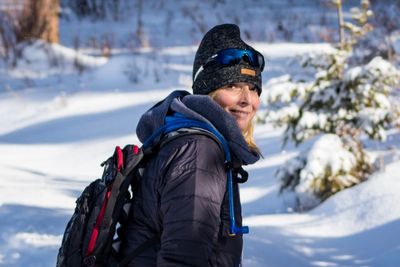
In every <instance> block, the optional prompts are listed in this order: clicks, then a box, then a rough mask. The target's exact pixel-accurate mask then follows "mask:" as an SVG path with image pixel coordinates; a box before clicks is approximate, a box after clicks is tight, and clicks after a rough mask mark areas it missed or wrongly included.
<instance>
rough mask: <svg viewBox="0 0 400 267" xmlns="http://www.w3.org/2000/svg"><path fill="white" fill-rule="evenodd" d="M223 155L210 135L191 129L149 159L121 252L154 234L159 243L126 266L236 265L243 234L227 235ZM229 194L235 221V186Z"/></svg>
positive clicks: (239, 220) (239, 255)
mask: <svg viewBox="0 0 400 267" xmlns="http://www.w3.org/2000/svg"><path fill="white" fill-rule="evenodd" d="M224 160H225V158H224V153H223V151H222V149H221V148H220V147H219V145H218V144H217V143H216V142H215V141H214V140H213V139H211V138H210V137H208V136H204V135H199V134H193V135H186V136H183V137H179V138H176V139H174V140H173V141H171V142H170V143H168V144H166V145H165V146H164V147H162V149H161V150H160V151H159V152H158V154H157V155H156V156H155V157H153V158H152V159H151V160H150V161H149V163H148V166H147V167H146V171H145V173H144V176H143V178H142V179H141V186H140V188H139V192H138V195H137V197H136V199H135V201H134V204H133V206H132V207H133V210H132V211H133V214H134V216H132V217H131V220H130V221H129V223H128V226H127V228H126V236H125V238H126V240H125V245H124V252H123V254H124V255H128V254H129V253H131V252H132V251H134V250H135V249H136V248H137V247H138V246H139V245H140V244H142V243H143V242H145V241H146V240H148V239H150V238H152V237H153V236H155V235H158V236H160V243H159V244H155V245H154V246H153V247H151V248H149V249H147V250H146V251H145V252H143V253H142V254H141V255H139V256H137V257H136V258H135V259H134V260H132V262H131V263H130V265H129V266H229V267H231V266H239V264H240V258H241V252H242V236H240V235H237V236H234V237H230V236H228V229H229V209H228V200H227V193H226V171H225V166H224ZM235 189H236V191H237V186H235ZM234 196H235V200H236V201H235V210H236V211H237V216H236V220H238V222H237V223H238V224H239V225H240V224H241V217H240V200H239V197H238V196H239V194H238V192H235V194H234Z"/></svg>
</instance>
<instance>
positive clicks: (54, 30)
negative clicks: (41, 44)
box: [36, 0, 60, 43]
mask: <svg viewBox="0 0 400 267" xmlns="http://www.w3.org/2000/svg"><path fill="white" fill-rule="evenodd" d="M36 1H38V0H36ZM40 1H42V2H43V4H44V5H45V6H47V7H48V13H47V16H46V18H47V22H46V24H47V25H46V29H45V30H44V32H43V33H42V35H41V36H40V38H41V39H43V40H45V41H47V42H50V43H59V42H60V38H59V33H58V12H59V6H60V2H59V0H40ZM38 2H39V1H38Z"/></svg>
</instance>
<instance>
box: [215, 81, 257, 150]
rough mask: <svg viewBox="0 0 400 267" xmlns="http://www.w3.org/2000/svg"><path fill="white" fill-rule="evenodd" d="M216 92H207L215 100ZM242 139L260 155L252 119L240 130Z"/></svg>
mask: <svg viewBox="0 0 400 267" xmlns="http://www.w3.org/2000/svg"><path fill="white" fill-rule="evenodd" d="M217 94H218V89H217V90H214V91H212V92H211V93H209V94H208V96H209V97H211V99H212V100H215V98H216V96H217ZM242 134H243V137H244V140H245V141H246V143H247V145H248V146H249V148H250V149H251V150H253V151H255V152H257V153H258V154H259V155H260V156H262V154H261V151H260V149H259V148H258V146H257V145H256V141H255V140H254V121H253V120H251V121H250V123H249V124H248V125H247V128H246V129H244V130H243V131H242Z"/></svg>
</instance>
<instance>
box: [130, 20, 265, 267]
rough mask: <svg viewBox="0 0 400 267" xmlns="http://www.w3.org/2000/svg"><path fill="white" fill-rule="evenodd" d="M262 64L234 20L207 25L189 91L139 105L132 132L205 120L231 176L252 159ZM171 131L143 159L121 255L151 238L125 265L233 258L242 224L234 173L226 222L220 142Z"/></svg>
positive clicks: (222, 262)
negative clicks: (144, 107)
mask: <svg viewBox="0 0 400 267" xmlns="http://www.w3.org/2000/svg"><path fill="white" fill-rule="evenodd" d="M263 67H264V59H263V57H262V55H261V54H260V53H258V52H257V51H255V50H254V49H253V48H252V47H250V46H249V45H247V44H246V43H245V42H244V41H242V39H241V38H240V30H239V28H238V27H237V26H236V25H233V24H224V25H219V26H216V27H214V28H212V29H211V30H210V31H209V32H208V33H206V35H205V36H204V38H203V40H202V42H201V44H200V46H199V49H198V51H197V53H196V57H195V61H194V66H193V93H194V94H193V95H190V94H189V93H188V92H185V91H175V92H173V93H171V94H170V95H169V96H168V97H167V98H166V99H165V100H163V101H162V102H160V103H158V104H157V105H155V106H154V107H153V108H151V109H150V110H149V111H147V112H146V113H145V114H144V115H143V116H142V118H141V119H140V121H139V124H138V127H137V134H138V137H139V139H140V140H141V141H142V142H145V140H146V139H148V138H149V136H151V135H152V134H153V133H154V132H155V131H156V130H157V129H159V128H160V127H162V126H163V125H165V124H166V123H171V119H174V118H182V117H183V118H188V119H194V120H197V121H201V122H205V123H207V124H209V125H212V126H213V127H214V128H215V129H216V130H217V131H218V132H219V133H220V134H222V135H223V137H224V138H225V140H226V142H227V144H228V147H229V151H230V154H231V155H232V166H231V167H232V168H234V173H236V175H234V176H238V175H237V173H241V174H242V176H243V174H244V172H243V171H242V169H241V166H242V165H247V164H252V163H254V162H256V161H257V160H258V159H259V150H258V148H257V147H256V145H255V143H254V139H253V122H252V120H253V118H254V115H255V113H256V111H257V109H258V107H259V104H260V99H259V96H260V94H261V71H262V70H263ZM172 122H173V120H172ZM179 131H180V134H178V135H176V136H177V138H172V139H168V140H170V141H168V142H166V143H164V144H163V145H162V147H161V148H160V149H159V151H158V152H157V153H156V154H155V155H154V156H152V157H151V159H150V160H149V162H148V165H147V167H146V170H145V173H144V175H143V178H142V179H141V181H140V186H139V189H138V193H137V197H136V198H135V201H134V203H133V205H132V209H131V211H132V212H131V214H133V215H132V216H131V217H130V219H129V222H128V224H127V227H126V230H125V231H126V232H125V239H124V241H123V249H122V255H123V257H129V255H130V254H132V253H135V254H136V252H134V251H135V250H136V249H137V248H138V247H139V246H140V245H141V244H143V243H146V241H147V240H156V241H154V242H151V244H150V246H149V247H146V249H144V250H143V251H141V252H140V253H139V255H137V256H136V257H135V258H134V259H132V260H131V261H130V263H129V266H140V267H142V266H229V267H232V266H240V264H241V253H242V243H243V241H242V234H241V231H244V232H245V231H246V229H245V228H244V229H242V228H241V226H242V219H241V204H240V199H239V189H238V184H237V181H238V180H239V179H238V177H236V179H234V180H235V182H234V183H233V190H232V193H233V194H232V196H233V207H234V213H235V214H234V218H235V220H236V221H235V222H234V223H235V224H236V225H235V226H234V227H233V228H232V225H231V224H232V219H231V218H232V216H233V215H231V214H230V210H229V194H228V192H227V167H226V165H225V154H224V151H223V149H221V146H220V142H219V141H218V140H215V138H212V136H211V135H210V134H205V133H204V132H202V131H200V130H193V129H181V130H179ZM174 133H176V132H174ZM185 133H189V134H185ZM161 138H162V139H164V140H165V138H166V137H165V136H164V137H160V139H161ZM232 229H233V230H232ZM237 229H239V230H238V231H236V230H237ZM232 231H233V232H232ZM235 231H236V232H235Z"/></svg>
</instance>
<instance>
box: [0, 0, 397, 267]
mask: <svg viewBox="0 0 400 267" xmlns="http://www.w3.org/2000/svg"><path fill="white" fill-rule="evenodd" d="M274 3H277V2H274ZM260 12H261V11H260ZM63 27H66V26H65V25H64V26H63ZM176 35H177V36H179V34H178V33H176ZM63 38H67V37H66V36H64V37H63ZM252 44H253V45H254V46H255V47H256V48H257V49H258V50H259V51H260V52H262V53H263V54H264V56H265V57H266V58H267V67H266V70H265V72H264V74H263V75H264V76H263V78H264V81H266V80H268V79H269V78H272V77H277V76H280V75H283V74H285V73H286V71H287V70H288V68H289V67H290V68H292V69H291V71H292V72H297V71H299V70H298V69H293V68H298V66H297V67H296V65H290V64H289V62H293V59H294V58H295V57H296V56H297V55H301V54H304V53H307V52H311V51H314V52H315V51H326V50H328V49H331V48H330V46H329V45H327V44H320V43H317V44H315V43H314V44H305V43H302V44H300V43H275V44H268V43H263V42H258V41H257V42H254V43H252ZM29 49H30V50H28V51H27V54H26V58H29V59H30V60H27V61H25V62H20V63H19V65H18V67H17V68H15V69H12V70H6V69H5V68H0V79H2V81H1V82H0V85H1V86H2V87H3V88H4V90H3V91H1V92H0V114H1V115H0V152H1V156H0V229H1V233H0V266H35V267H37V266H54V265H55V261H56V255H57V250H58V247H59V245H60V242H61V238H62V234H63V231H64V228H65V225H66V222H67V221H68V220H69V217H70V216H71V214H72V212H73V208H74V205H75V199H76V197H78V196H79V194H80V192H81V191H82V189H83V188H84V187H85V186H86V184H88V182H89V181H91V180H92V179H94V178H96V177H97V176H98V175H100V174H101V172H102V168H101V167H100V163H101V162H102V161H103V160H104V159H105V158H107V157H108V156H109V155H110V153H111V152H112V151H113V149H114V147H115V146H116V145H124V144H127V143H138V139H137V137H136V135H135V127H136V124H137V122H138V119H139V117H140V115H141V114H142V113H143V112H144V111H145V110H146V109H148V108H149V107H151V106H152V105H153V104H154V103H156V102H157V101H158V100H161V99H162V98H163V97H165V96H166V95H168V94H169V93H170V92H171V91H172V90H175V89H187V90H190V89H189V88H190V83H191V70H192V62H193V58H194V53H195V50H196V45H183V46H165V47H160V48H158V49H157V50H156V52H155V50H152V49H144V50H142V51H136V52H135V54H131V53H126V52H120V53H118V51H116V52H115V54H114V56H112V57H110V58H102V57H91V56H89V55H84V54H79V53H78V54H77V53H76V52H75V51H74V50H71V49H68V48H67V47H63V46H54V47H51V48H49V47H47V46H46V45H44V44H41V43H36V44H35V45H33V46H31V47H30V48H29ZM49 50H50V51H52V55H58V56H57V58H58V60H59V61H58V63H57V64H56V65H51V66H49V65H48V61H47V56H48V53H45V52H44V51H49ZM77 61H79V63H80V64H81V65H82V66H84V67H85V70H84V71H83V72H81V73H79V72H78V71H77V70H76V69H75V68H74V67H73V66H74V64H76V62H77ZM130 72H131V73H130ZM138 74H139V76H135V75H138ZM135 79H139V80H138V81H137V82H134V81H135ZM18 88H24V89H18ZM264 90H268V88H264ZM255 135H256V141H257V143H258V145H259V146H260V148H261V151H262V153H263V155H264V159H262V160H260V161H259V162H257V163H256V164H254V165H252V166H248V167H247V170H248V171H249V173H250V179H249V181H248V182H247V183H245V184H244V185H243V186H242V187H241V198H242V203H243V213H244V220H245V224H247V225H249V226H250V234H248V235H246V236H245V248H244V253H243V259H244V264H243V265H244V266H245V267H275V266H276V267H298V266H299V267H302V266H304V267H306V266H321V267H325V266H329V267H330V266H370V267H372V266H373V267H375V266H376V267H398V266H400V205H399V203H400V194H399V192H400V179H399V178H398V175H399V173H400V150H399V148H400V133H399V131H397V130H392V131H390V132H389V134H388V138H387V141H386V142H385V143H378V142H367V143H366V144H367V147H368V149H369V151H372V152H373V153H374V154H375V155H376V156H378V157H379V158H381V159H382V161H383V162H384V168H383V169H382V170H381V171H379V172H378V173H376V174H374V175H373V177H371V179H370V180H368V181H367V182H364V183H362V184H360V185H358V186H355V187H353V188H350V189H347V190H345V191H343V192H340V193H338V194H336V195H334V196H333V197H331V198H329V199H328V200H327V201H325V202H324V203H322V204H321V205H319V206H318V207H317V208H315V209H313V210H312V211H309V212H304V213H295V212H293V205H294V204H293V199H292V197H291V196H290V195H285V194H283V195H280V194H278V192H279V182H278V181H277V179H276V178H275V176H274V174H275V172H276V170H277V169H278V168H279V166H281V165H282V164H284V163H285V161H286V160H288V159H290V158H293V157H294V156H296V155H298V154H299V153H302V152H301V151H303V150H304V149H305V147H307V146H308V145H309V144H307V143H306V144H305V145H304V146H303V147H299V148H296V147H294V146H293V145H292V144H289V145H287V146H286V147H285V148H284V149H282V136H283V129H280V128H278V129H276V128H273V127H272V126H271V125H269V124H266V125H258V126H257V128H256V132H255Z"/></svg>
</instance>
